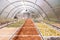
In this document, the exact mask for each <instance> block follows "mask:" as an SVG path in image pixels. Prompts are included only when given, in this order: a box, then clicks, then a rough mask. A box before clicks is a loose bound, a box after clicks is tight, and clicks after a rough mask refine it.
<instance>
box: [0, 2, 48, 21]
mask: <svg viewBox="0 0 60 40" xmlns="http://www.w3.org/2000/svg"><path fill="white" fill-rule="evenodd" d="M16 2H22V1H15V2H12V3H10V4H8V5H7V6H6V7H5V8H4V9H6V8H7V7H8V6H10V5H11V4H14V3H16ZM25 2H29V3H32V4H34V5H36V6H37V7H39V8H40V9H41V10H42V11H43V12H44V10H43V9H42V8H41V7H40V6H39V5H37V4H35V3H33V2H30V1H25ZM4 9H3V10H2V11H1V13H0V15H1V14H2V12H3V11H4ZM44 14H45V15H46V17H47V18H48V16H47V14H46V13H45V12H44ZM48 20H49V18H48Z"/></svg>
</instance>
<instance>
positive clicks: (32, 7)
mask: <svg viewBox="0 0 60 40" xmlns="http://www.w3.org/2000/svg"><path fill="white" fill-rule="evenodd" d="M20 6H23V5H18V6H16V7H14V8H13V9H12V10H10V12H11V11H13V10H14V9H15V8H17V7H20ZM26 6H30V5H26ZM30 7H32V8H34V9H36V10H37V11H38V12H39V14H40V15H41V16H42V14H41V13H40V11H39V10H38V9H37V8H35V7H33V6H30ZM10 12H9V13H8V15H7V17H8V16H9V14H10ZM42 17H43V16H42Z"/></svg>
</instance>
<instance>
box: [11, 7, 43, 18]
mask: <svg viewBox="0 0 60 40" xmlns="http://www.w3.org/2000/svg"><path fill="white" fill-rule="evenodd" d="M32 8H33V7H32ZM34 9H36V8H34ZM17 10H18V9H17ZM17 10H15V12H16V11H17ZM36 10H37V9H36ZM37 11H38V13H39V14H40V16H41V17H43V16H42V15H41V13H40V11H39V10H37ZM15 12H14V13H15ZM14 13H13V15H14ZM13 15H12V16H13Z"/></svg>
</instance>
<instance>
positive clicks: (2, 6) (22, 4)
mask: <svg viewBox="0 0 60 40" xmlns="http://www.w3.org/2000/svg"><path fill="white" fill-rule="evenodd" d="M59 2H60V1H59V0H0V16H4V17H6V18H9V17H10V18H11V17H14V15H16V14H17V13H18V12H20V13H21V11H23V10H26V9H27V10H29V12H30V13H31V12H33V13H35V14H39V15H40V17H42V18H45V17H46V18H47V19H48V20H49V19H51V18H55V19H60V4H59Z"/></svg>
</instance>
